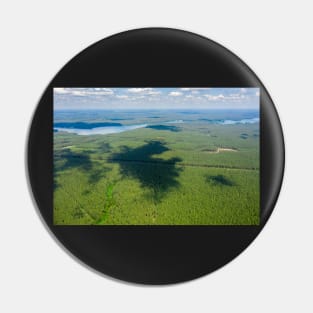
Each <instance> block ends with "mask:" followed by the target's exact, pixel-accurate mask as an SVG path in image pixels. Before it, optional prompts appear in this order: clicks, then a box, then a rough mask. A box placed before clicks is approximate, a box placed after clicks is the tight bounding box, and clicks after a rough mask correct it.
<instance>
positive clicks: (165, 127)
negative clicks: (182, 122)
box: [146, 125, 181, 132]
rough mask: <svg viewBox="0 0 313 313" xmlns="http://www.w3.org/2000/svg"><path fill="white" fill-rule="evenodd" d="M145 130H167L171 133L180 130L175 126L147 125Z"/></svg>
mask: <svg viewBox="0 0 313 313" xmlns="http://www.w3.org/2000/svg"><path fill="white" fill-rule="evenodd" d="M146 128H150V129H155V130H167V131H171V132H179V131H181V129H180V128H179V127H177V126H172V125H149V126H146Z"/></svg>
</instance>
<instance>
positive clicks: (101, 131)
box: [54, 124, 148, 135]
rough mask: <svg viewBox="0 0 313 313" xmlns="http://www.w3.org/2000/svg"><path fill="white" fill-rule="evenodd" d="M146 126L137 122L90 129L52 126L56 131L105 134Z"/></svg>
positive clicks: (78, 133)
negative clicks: (136, 123)
mask: <svg viewBox="0 0 313 313" xmlns="http://www.w3.org/2000/svg"><path fill="white" fill-rule="evenodd" d="M146 126H148V124H138V125H125V126H105V127H95V128H91V129H80V128H63V127H54V129H56V130H57V131H63V132H67V133H73V134H77V135H107V134H116V133H121V132H124V131H128V130H133V129H137V128H143V127H146Z"/></svg>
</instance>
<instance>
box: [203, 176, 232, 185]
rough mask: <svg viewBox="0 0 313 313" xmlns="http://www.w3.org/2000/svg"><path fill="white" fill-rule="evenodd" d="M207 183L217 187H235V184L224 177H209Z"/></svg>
mask: <svg viewBox="0 0 313 313" xmlns="http://www.w3.org/2000/svg"><path fill="white" fill-rule="evenodd" d="M206 181H207V182H208V183H210V184H212V185H216V186H229V187H231V186H235V183H234V182H233V181H232V180H230V179H229V178H227V177H225V176H224V175H208V176H207V177H206Z"/></svg>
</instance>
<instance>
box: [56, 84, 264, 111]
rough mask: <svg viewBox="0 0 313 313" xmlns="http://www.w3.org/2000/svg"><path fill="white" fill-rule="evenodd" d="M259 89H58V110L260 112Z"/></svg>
mask: <svg viewBox="0 0 313 313" xmlns="http://www.w3.org/2000/svg"><path fill="white" fill-rule="evenodd" d="M259 95H260V93H259V88H54V93H53V97H54V110H78V109H80V110H86V109H104V110H112V109H113V110H115V109H143V110H144V109H258V108H259V98H260V97H259Z"/></svg>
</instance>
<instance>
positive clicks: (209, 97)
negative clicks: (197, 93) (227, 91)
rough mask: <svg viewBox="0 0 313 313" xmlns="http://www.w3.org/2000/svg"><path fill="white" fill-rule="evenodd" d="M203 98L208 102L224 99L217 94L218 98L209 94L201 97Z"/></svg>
mask: <svg viewBox="0 0 313 313" xmlns="http://www.w3.org/2000/svg"><path fill="white" fill-rule="evenodd" d="M203 96H204V97H206V98H207V99H208V100H209V101H217V100H223V99H225V98H226V97H225V96H224V95H222V94H219V95H218V96H213V95H210V94H205V95H203Z"/></svg>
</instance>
